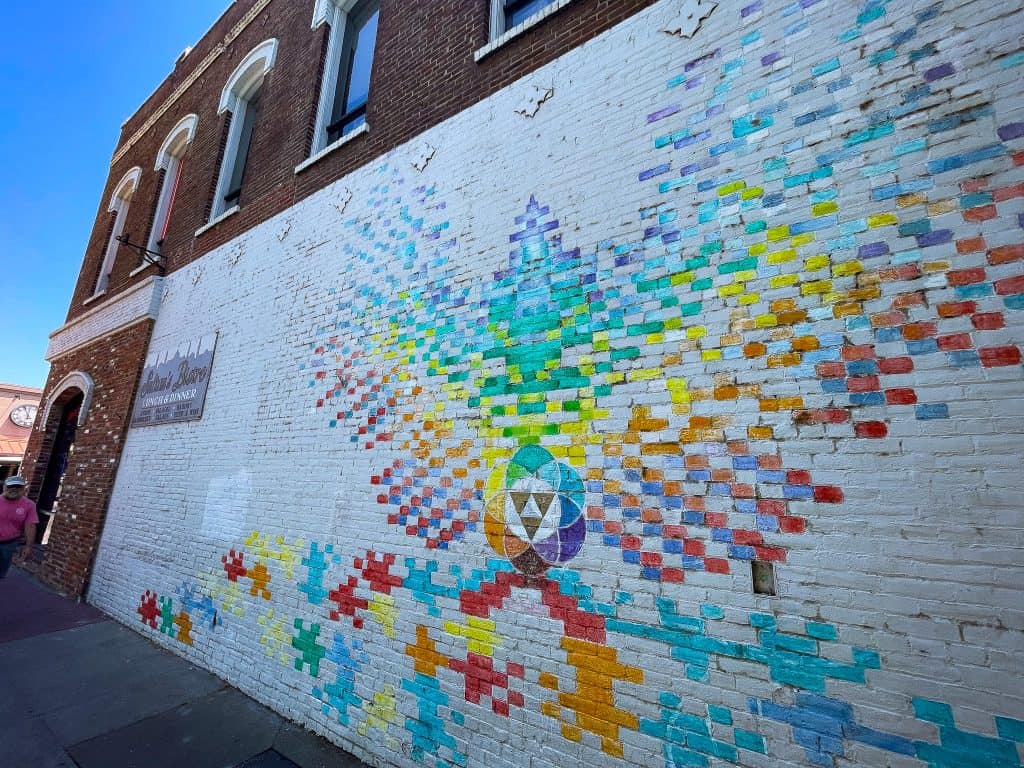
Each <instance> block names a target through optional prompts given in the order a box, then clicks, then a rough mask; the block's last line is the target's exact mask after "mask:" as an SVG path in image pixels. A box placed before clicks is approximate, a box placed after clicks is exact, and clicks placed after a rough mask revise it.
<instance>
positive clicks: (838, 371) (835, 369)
mask: <svg viewBox="0 0 1024 768" xmlns="http://www.w3.org/2000/svg"><path fill="white" fill-rule="evenodd" d="M815 371H817V373H818V375H819V376H821V377H822V378H823V379H838V378H841V377H843V376H845V375H846V366H845V365H843V364H842V363H818V364H817V365H816V366H815Z"/></svg>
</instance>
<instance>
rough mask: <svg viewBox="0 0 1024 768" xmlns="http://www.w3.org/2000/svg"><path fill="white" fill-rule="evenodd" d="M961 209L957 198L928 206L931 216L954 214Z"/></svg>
mask: <svg viewBox="0 0 1024 768" xmlns="http://www.w3.org/2000/svg"><path fill="white" fill-rule="evenodd" d="M958 207H959V205H958V203H957V200H956V198H952V199H950V200H939V201H938V202H935V203H929V204H928V215H929V216H941V215H942V214H944V213H952V212H953V211H955V210H956V209H957V208H958Z"/></svg>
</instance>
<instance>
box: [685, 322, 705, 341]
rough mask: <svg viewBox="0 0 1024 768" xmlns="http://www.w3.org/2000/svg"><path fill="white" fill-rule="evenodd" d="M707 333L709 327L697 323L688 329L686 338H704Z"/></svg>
mask: <svg viewBox="0 0 1024 768" xmlns="http://www.w3.org/2000/svg"><path fill="white" fill-rule="evenodd" d="M707 335H708V329H707V328H705V327H704V326H703V325H695V326H693V327H692V328H687V329H686V338H688V339H703V338H704V337H705V336H707Z"/></svg>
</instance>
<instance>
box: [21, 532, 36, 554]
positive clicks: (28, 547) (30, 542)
mask: <svg viewBox="0 0 1024 768" xmlns="http://www.w3.org/2000/svg"><path fill="white" fill-rule="evenodd" d="M35 543H36V524H35V523H25V546H23V547H22V548H21V560H22V562H24V561H25V560H28V559H29V558H30V557H32V547H33V546H35Z"/></svg>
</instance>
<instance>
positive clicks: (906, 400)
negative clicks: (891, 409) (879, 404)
mask: <svg viewBox="0 0 1024 768" xmlns="http://www.w3.org/2000/svg"><path fill="white" fill-rule="evenodd" d="M885 402H887V403H888V404H889V405H913V404H914V403H916V402H917V393H916V392H914V390H912V389H908V388H901V389H900V388H898V389H887V390H885Z"/></svg>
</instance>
